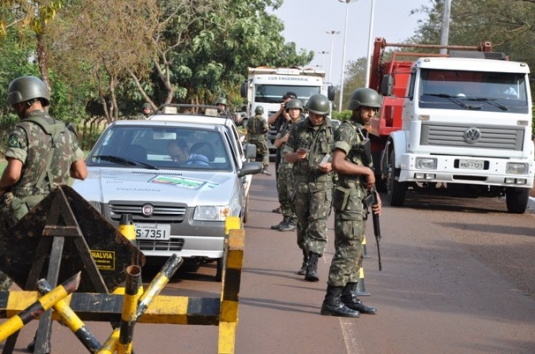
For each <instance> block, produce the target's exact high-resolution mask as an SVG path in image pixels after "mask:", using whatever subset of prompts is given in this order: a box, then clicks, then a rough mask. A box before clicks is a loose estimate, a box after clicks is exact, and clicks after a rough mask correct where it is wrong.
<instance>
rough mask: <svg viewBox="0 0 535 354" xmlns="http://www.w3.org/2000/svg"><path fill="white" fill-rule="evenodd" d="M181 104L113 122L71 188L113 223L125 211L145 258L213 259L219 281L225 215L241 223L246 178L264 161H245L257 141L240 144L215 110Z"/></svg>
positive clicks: (232, 128)
mask: <svg viewBox="0 0 535 354" xmlns="http://www.w3.org/2000/svg"><path fill="white" fill-rule="evenodd" d="M180 108H182V106H177V105H168V106H164V107H162V108H161V109H160V112H158V113H157V114H156V115H154V116H152V118H151V119H149V120H122V121H116V122H113V123H111V124H110V125H109V126H108V127H107V128H106V129H105V131H104V132H103V133H102V135H101V136H100V138H99V139H98V141H97V143H96V144H95V146H94V147H93V149H92V150H91V152H90V153H89V155H88V157H87V159H86V163H87V166H88V170H89V174H88V178H87V179H86V180H85V181H76V182H75V183H74V184H73V188H74V189H75V190H76V191H77V192H78V193H79V194H80V195H82V196H83V197H84V198H85V199H86V200H88V201H89V202H90V203H91V204H92V205H93V206H94V207H95V208H97V209H98V210H99V211H100V212H101V213H102V214H103V215H105V216H106V217H107V219H108V220H109V221H110V222H112V223H113V224H114V225H116V226H118V225H119V222H120V220H121V216H122V215H123V214H130V215H131V216H132V220H133V222H134V226H135V229H136V242H137V245H138V247H139V248H140V249H141V251H143V253H144V254H145V256H147V257H149V258H150V257H169V256H171V255H172V254H175V253H176V254H177V255H178V256H181V257H183V258H185V259H188V258H189V259H193V260H196V261H199V262H205V261H214V260H217V274H216V279H217V280H221V276H222V269H223V257H224V254H223V252H224V251H223V250H224V247H223V246H224V237H225V219H226V217H227V216H238V217H240V218H241V219H242V220H243V221H246V218H247V209H248V203H247V201H248V189H249V186H250V182H251V176H252V175H253V174H255V173H258V172H260V170H261V169H262V166H261V164H260V163H257V162H248V160H249V159H250V158H253V157H254V155H255V154H256V147H255V146H254V145H250V144H247V145H246V146H245V149H244V146H242V144H241V142H240V141H239V136H238V132H237V129H236V126H235V124H234V122H233V120H232V119H230V118H229V117H227V116H226V115H224V116H220V115H219V114H217V112H218V111H217V108H215V107H207V106H194V107H190V108H195V109H196V110H195V111H196V112H197V113H194V114H193V113H188V114H185V113H178V110H179V109H180ZM214 110H215V114H214ZM169 112H171V113H169ZM199 112H202V113H199ZM177 142H180V144H182V145H185V146H187V149H188V150H189V152H188V153H187V154H186V157H187V158H184V159H183V160H182V161H180V159H178V158H177V157H176V156H174V155H173V152H172V151H171V150H170V149H171V148H170V145H172V144H175V143H177ZM172 155H173V156H172Z"/></svg>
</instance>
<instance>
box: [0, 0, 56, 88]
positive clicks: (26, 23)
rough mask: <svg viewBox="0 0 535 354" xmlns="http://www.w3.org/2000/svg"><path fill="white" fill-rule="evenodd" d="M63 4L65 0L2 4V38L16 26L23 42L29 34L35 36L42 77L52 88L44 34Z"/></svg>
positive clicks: (6, 1)
mask: <svg viewBox="0 0 535 354" xmlns="http://www.w3.org/2000/svg"><path fill="white" fill-rule="evenodd" d="M62 6H63V0H34V1H29V0H3V1H2V3H1V4H0V14H1V18H0V38H1V37H6V35H7V30H8V28H9V27H12V26H16V28H17V29H18V33H19V36H20V38H21V42H22V43H25V41H26V40H27V39H28V34H29V33H33V35H34V36H35V56H36V59H37V60H36V62H37V64H38V67H39V72H40V74H41V79H42V80H43V82H44V83H45V84H46V85H47V86H48V88H49V89H51V85H50V79H49V72H48V62H47V57H48V56H47V50H46V46H45V44H44V43H43V36H44V34H45V32H46V29H47V25H48V23H49V22H50V21H51V20H52V19H53V18H54V17H55V16H56V12H57V11H58V10H59V9H61V7H62Z"/></svg>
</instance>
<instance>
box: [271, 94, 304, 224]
mask: <svg viewBox="0 0 535 354" xmlns="http://www.w3.org/2000/svg"><path fill="white" fill-rule="evenodd" d="M296 98H297V94H295V93H294V92H291V91H288V92H286V93H285V94H284V95H283V96H282V102H281V105H280V108H279V110H278V111H277V112H275V113H273V114H272V115H271V116H270V117H269V118H268V125H271V124H274V125H275V131H276V133H277V134H278V133H279V131H280V129H281V127H282V125H283V124H284V123H285V122H287V121H289V120H290V116H289V114H288V110H286V103H288V102H290V100H293V99H296ZM273 145H275V144H273ZM281 151H282V149H280V148H277V150H276V153H275V180H276V181H277V183H278V180H279V164H280V163H281V161H282V157H281ZM272 212H274V213H277V214H282V211H281V206H280V205H279V206H278V207H276V208H275V209H273V210H272Z"/></svg>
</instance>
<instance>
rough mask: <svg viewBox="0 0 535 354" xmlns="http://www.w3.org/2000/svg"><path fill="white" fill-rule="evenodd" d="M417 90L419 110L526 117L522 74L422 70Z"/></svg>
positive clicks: (526, 105)
mask: <svg viewBox="0 0 535 354" xmlns="http://www.w3.org/2000/svg"><path fill="white" fill-rule="evenodd" d="M417 89H418V92H419V97H420V102H419V107H420V108H439V109H459V110H466V109H477V110H481V111H488V112H504V111H507V112H510V113H528V100H527V86H526V77H525V74H522V73H494V72H493V73H491V72H480V71H452V70H433V69H422V71H421V73H420V81H419V85H418V87H417Z"/></svg>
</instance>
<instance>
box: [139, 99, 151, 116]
mask: <svg viewBox="0 0 535 354" xmlns="http://www.w3.org/2000/svg"><path fill="white" fill-rule="evenodd" d="M152 114H153V112H152V106H151V105H150V103H148V102H145V103H143V109H142V112H141V114H140V115H139V117H138V119H141V120H143V119H149V117H150V116H151V115H152Z"/></svg>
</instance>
